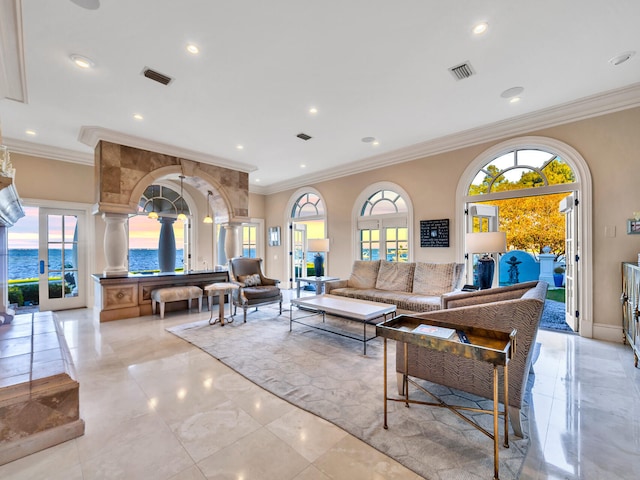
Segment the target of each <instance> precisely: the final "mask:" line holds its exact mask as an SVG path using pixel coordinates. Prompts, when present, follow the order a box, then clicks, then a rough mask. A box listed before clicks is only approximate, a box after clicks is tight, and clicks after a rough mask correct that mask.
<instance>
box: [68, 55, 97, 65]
mask: <svg viewBox="0 0 640 480" xmlns="http://www.w3.org/2000/svg"><path fill="white" fill-rule="evenodd" d="M69 58H71V61H72V62H73V63H75V64H76V66H78V67H80V68H92V67H94V66H95V63H94V62H93V60H91V59H90V58H88V57H84V56H82V55H78V54H77V53H74V54H72V55H70V56H69Z"/></svg>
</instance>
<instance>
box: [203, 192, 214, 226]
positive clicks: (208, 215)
mask: <svg viewBox="0 0 640 480" xmlns="http://www.w3.org/2000/svg"><path fill="white" fill-rule="evenodd" d="M211 195H213V193H211V190H209V191H207V216H206V217H204V219H203V220H202V223H213V218H211V214H210V213H209V208H210V206H211V205H210V204H209V197H211Z"/></svg>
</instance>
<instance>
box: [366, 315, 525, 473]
mask: <svg viewBox="0 0 640 480" xmlns="http://www.w3.org/2000/svg"><path fill="white" fill-rule="evenodd" d="M421 324H427V325H433V326H437V327H445V328H451V329H453V330H456V331H457V332H458V331H459V332H464V334H465V335H466V336H467V338H468V340H469V342H470V343H462V342H461V341H460V340H459V339H458V335H456V334H454V336H453V337H452V338H450V339H442V338H437V337H434V336H431V335H424V334H419V333H414V332H413V329H415V328H416V327H417V326H418V325H421ZM376 332H377V334H378V335H379V336H381V337H383V338H384V428H385V429H386V428H388V427H387V402H388V401H394V402H403V403H405V405H406V406H407V407H408V406H409V404H411V403H413V404H419V405H430V406H434V407H444V408H447V409H449V410H450V411H451V412H453V413H455V414H456V415H458V416H459V417H460V418H462V419H463V420H465V421H466V422H468V423H470V424H471V425H473V426H474V427H475V428H477V429H478V430H480V431H481V432H482V433H484V434H485V435H487V436H488V437H489V438H491V439H492V440H493V469H494V479H498V478H499V477H498V465H499V463H498V438H499V432H498V419H499V416H500V415H502V416H503V417H504V444H503V445H504V447H505V448H509V409H508V405H509V391H508V384H509V382H508V379H509V374H508V364H509V360H510V359H511V357H512V356H513V355H514V354H515V349H516V330H513V331H512V332H511V333H510V334H509V333H505V332H500V331H496V330H487V329H484V328H476V327H470V326H467V325H455V324H451V323H446V322H436V321H426V320H425V319H421V318H419V317H413V316H411V315H399V316H397V317H395V318H393V319H391V320H388V321H386V322H382V323H379V324H378V325H377V326H376ZM388 338H390V339H392V340H396V342H397V344H396V345H397V348H404V362H405V364H404V371H405V372H408V371H409V368H408V361H409V360H408V355H407V344H409V343H411V344H413V345H417V346H419V347H422V348H429V349H433V350H437V351H440V352H446V353H447V354H451V355H456V356H461V357H465V358H471V359H474V360H477V361H481V362H487V363H490V364H492V365H493V410H484V409H480V408H471V407H464V406H459V405H449V404H447V403H445V402H444V401H443V400H441V399H440V398H438V397H437V396H436V395H434V394H433V393H431V392H429V391H428V390H426V389H425V388H424V387H422V386H421V385H419V384H418V383H417V382H415V381H414V380H411V379H410V378H409V375H404V378H403V381H404V394H405V395H404V397H401V398H400V397H389V395H388V392H387V339H388ZM499 366H502V367H503V384H504V409H503V411H499V410H498V384H499V379H498V367H499ZM409 384H412V385H413V386H415V387H416V388H418V389H420V390H421V391H423V392H424V393H426V394H427V395H429V396H430V397H432V398H433V399H434V400H435V402H425V401H419V400H412V399H410V398H409ZM465 410H466V411H473V412H482V413H491V414H493V433H491V432H489V431H487V430H486V429H484V428H483V427H482V426H480V425H478V424H477V423H476V422H474V421H473V420H472V419H470V418H469V417H467V416H466V415H463V414H462V413H461V411H465Z"/></svg>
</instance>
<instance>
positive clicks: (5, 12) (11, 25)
mask: <svg viewBox="0 0 640 480" xmlns="http://www.w3.org/2000/svg"><path fill="white" fill-rule="evenodd" d="M2 3H3V7H2V15H1V16H0V33H2V39H3V41H2V42H0V98H8V99H10V100H15V101H17V102H21V103H28V102H27V75H26V71H25V62H24V48H23V37H22V1H21V0H9V1H5V2H2Z"/></svg>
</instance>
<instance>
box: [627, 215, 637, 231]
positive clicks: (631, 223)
mask: <svg viewBox="0 0 640 480" xmlns="http://www.w3.org/2000/svg"><path fill="white" fill-rule="evenodd" d="M627 233H628V234H640V220H636V219H635V218H630V219H629V220H627Z"/></svg>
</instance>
